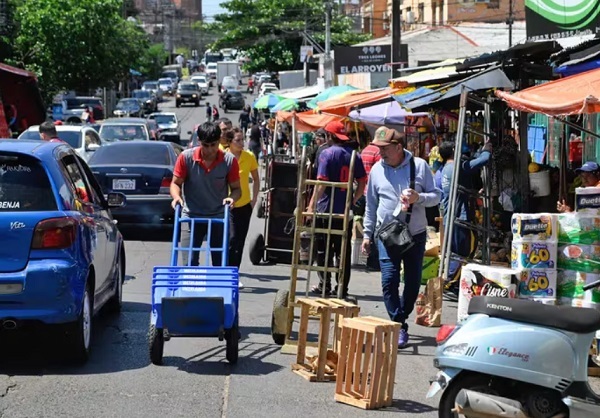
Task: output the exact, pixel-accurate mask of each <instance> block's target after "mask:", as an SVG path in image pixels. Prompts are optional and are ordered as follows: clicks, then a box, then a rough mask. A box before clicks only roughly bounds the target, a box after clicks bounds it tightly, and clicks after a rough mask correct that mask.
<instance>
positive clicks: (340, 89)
mask: <svg viewBox="0 0 600 418" xmlns="http://www.w3.org/2000/svg"><path fill="white" fill-rule="evenodd" d="M354 90H360V89H359V88H356V87H354V86H333V87H329V88H328V89H325V90H323V91H322V92H321V93H319V94H317V97H315V98H314V99H312V100H311V101H309V102H307V103H306V105H307V106H308V108H309V109H314V108H315V107H317V103H319V102H324V101H325V100H329V99H333V98H334V97H338V96H340V95H342V94H344V93H347V92H349V91H354Z"/></svg>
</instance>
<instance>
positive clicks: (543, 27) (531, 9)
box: [525, 0, 600, 40]
mask: <svg viewBox="0 0 600 418" xmlns="http://www.w3.org/2000/svg"><path fill="white" fill-rule="evenodd" d="M525 19H526V24H527V38H528V40H539V39H558V38H567V37H570V36H581V35H592V34H595V33H597V32H599V31H600V0H525Z"/></svg>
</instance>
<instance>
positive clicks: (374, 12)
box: [360, 0, 525, 38]
mask: <svg viewBox="0 0 600 418" xmlns="http://www.w3.org/2000/svg"><path fill="white" fill-rule="evenodd" d="M511 2H512V15H513V20H515V21H520V20H525V0H477V1H473V0H469V1H463V0H401V1H400V3H401V5H400V9H401V11H402V30H403V31H410V30H415V29H421V28H423V27H426V26H438V25H447V24H456V23H463V22H480V23H500V22H506V21H507V19H508V18H509V15H510V7H511ZM360 11H361V15H362V31H363V33H371V34H372V35H373V37H374V38H379V37H382V36H386V35H390V34H391V22H392V16H391V13H392V0H361V7H360Z"/></svg>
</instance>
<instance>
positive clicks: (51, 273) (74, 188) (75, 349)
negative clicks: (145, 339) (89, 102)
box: [0, 140, 126, 362]
mask: <svg viewBox="0 0 600 418" xmlns="http://www.w3.org/2000/svg"><path fill="white" fill-rule="evenodd" d="M0 164H1V167H2V170H1V171H0V185H1V186H2V202H3V203H2V205H0V230H2V233H1V234H0V242H1V243H2V245H0V273H1V274H0V289H1V291H0V323H1V324H2V327H3V328H4V329H15V328H20V327H21V326H25V325H27V324H31V323H38V324H39V323H41V324H46V325H50V324H51V325H54V326H57V325H59V326H60V327H57V328H55V329H56V331H57V334H56V337H55V339H57V340H61V342H62V340H64V342H65V343H66V344H65V345H66V347H67V349H68V358H69V360H71V361H76V362H84V361H85V360H87V359H88V356H89V353H90V347H91V339H92V335H93V333H92V325H93V322H92V317H93V315H94V314H96V313H98V312H99V311H100V309H101V308H102V307H104V306H106V307H107V308H110V309H111V310H114V311H119V310H120V309H121V303H122V295H123V288H122V286H123V280H124V277H125V246H124V245H123V237H122V236H121V233H120V232H119V230H118V229H117V227H116V225H115V223H114V222H113V217H112V215H111V212H110V209H111V208H112V209H114V208H117V207H122V206H123V205H125V201H126V197H125V195H124V194H122V193H110V194H108V196H107V197H106V198H105V197H104V194H103V193H102V189H101V187H100V186H99V185H98V183H97V181H96V179H95V177H94V175H93V174H92V172H91V170H90V169H89V167H88V166H87V164H86V163H85V162H84V161H83V160H82V159H81V158H80V157H79V156H78V155H77V153H76V152H75V151H74V150H73V149H72V148H71V147H70V146H68V145H67V144H64V143H60V142H40V141H28V140H5V141H2V142H1V143H0ZM2 338H3V339H4V338H6V339H8V338H10V337H9V334H6V335H3V337H2Z"/></svg>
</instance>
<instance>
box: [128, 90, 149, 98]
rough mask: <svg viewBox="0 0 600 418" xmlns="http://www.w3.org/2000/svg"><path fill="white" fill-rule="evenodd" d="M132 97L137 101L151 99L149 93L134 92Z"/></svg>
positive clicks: (142, 91)
mask: <svg viewBox="0 0 600 418" xmlns="http://www.w3.org/2000/svg"><path fill="white" fill-rule="evenodd" d="M132 96H133V97H135V98H137V99H145V98H147V97H152V94H151V93H150V92H149V91H144V90H139V91H134V92H133V94H132Z"/></svg>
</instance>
